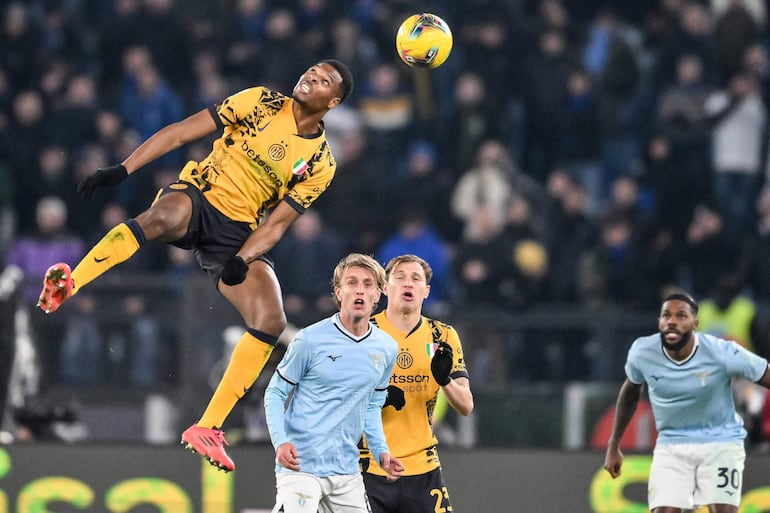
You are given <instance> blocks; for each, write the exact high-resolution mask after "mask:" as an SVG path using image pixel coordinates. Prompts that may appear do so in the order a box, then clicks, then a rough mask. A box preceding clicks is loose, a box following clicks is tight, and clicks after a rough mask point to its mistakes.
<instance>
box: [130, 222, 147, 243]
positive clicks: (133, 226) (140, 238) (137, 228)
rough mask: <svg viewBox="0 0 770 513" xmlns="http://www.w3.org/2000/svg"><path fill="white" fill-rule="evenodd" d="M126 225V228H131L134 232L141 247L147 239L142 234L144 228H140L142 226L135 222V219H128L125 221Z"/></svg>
mask: <svg viewBox="0 0 770 513" xmlns="http://www.w3.org/2000/svg"><path fill="white" fill-rule="evenodd" d="M126 226H128V229H129V230H131V233H133V234H134V237H135V238H136V242H137V243H139V246H140V247H141V246H142V244H144V243H145V241H146V240H147V238H146V237H145V236H144V230H142V227H141V226H139V223H137V222H136V219H129V220H128V221H126Z"/></svg>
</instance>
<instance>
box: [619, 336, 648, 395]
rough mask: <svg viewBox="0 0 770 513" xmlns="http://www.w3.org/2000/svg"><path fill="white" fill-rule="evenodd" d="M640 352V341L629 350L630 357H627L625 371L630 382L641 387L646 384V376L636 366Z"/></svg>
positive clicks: (635, 342)
mask: <svg viewBox="0 0 770 513" xmlns="http://www.w3.org/2000/svg"><path fill="white" fill-rule="evenodd" d="M638 352H639V347H638V340H637V341H634V343H633V344H631V348H630V349H629V350H628V356H627V357H626V365H625V367H624V368H625V371H626V376H627V377H628V380H629V381H631V383H634V384H635V385H641V384H642V383H644V382H645V379H644V374H642V371H641V370H640V369H639V367H638V366H637V365H636V356H637V354H638Z"/></svg>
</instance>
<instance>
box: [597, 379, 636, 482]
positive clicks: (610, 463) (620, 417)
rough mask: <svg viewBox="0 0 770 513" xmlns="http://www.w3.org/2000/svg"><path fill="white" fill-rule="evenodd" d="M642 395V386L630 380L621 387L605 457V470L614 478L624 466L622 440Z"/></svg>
mask: <svg viewBox="0 0 770 513" xmlns="http://www.w3.org/2000/svg"><path fill="white" fill-rule="evenodd" d="M641 395H642V385H637V384H635V383H632V382H631V381H629V380H628V379H626V381H625V382H624V383H623V386H622V387H620V392H619V393H618V400H617V403H616V405H615V420H614V421H613V423H612V433H611V434H610V439H609V442H608V444H607V454H606V455H605V457H604V468H605V470H607V472H609V473H610V475H611V476H612V477H613V478H616V477H618V476H619V475H620V468H621V467H622V465H623V453H622V452H620V439H621V438H623V433H625V431H626V428H627V427H628V423H629V422H631V419H632V418H633V416H634V412H636V406H637V405H638V404H639V398H640V397H641Z"/></svg>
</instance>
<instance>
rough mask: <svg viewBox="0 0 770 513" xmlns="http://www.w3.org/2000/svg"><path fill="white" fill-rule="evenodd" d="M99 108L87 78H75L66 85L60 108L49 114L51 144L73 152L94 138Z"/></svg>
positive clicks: (92, 83) (94, 89) (92, 80)
mask: <svg viewBox="0 0 770 513" xmlns="http://www.w3.org/2000/svg"><path fill="white" fill-rule="evenodd" d="M98 107H99V103H98V99H97V93H96V83H95V81H94V79H93V78H92V77H91V76H89V75H85V74H82V75H75V76H73V77H72V78H71V79H70V80H69V81H68V83H67V84H66V92H65V94H64V98H63V100H62V102H61V104H60V105H58V106H56V107H55V108H54V109H53V111H52V112H51V114H50V116H49V119H48V121H47V123H48V124H49V126H50V131H51V139H52V142H54V143H56V144H60V145H62V146H64V148H66V149H67V150H68V151H70V152H72V151H75V150H77V149H79V147H80V146H81V145H82V144H84V142H85V141H90V140H93V139H95V138H96V127H95V118H96V113H97V109H98Z"/></svg>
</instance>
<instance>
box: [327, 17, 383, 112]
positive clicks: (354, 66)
mask: <svg viewBox="0 0 770 513" xmlns="http://www.w3.org/2000/svg"><path fill="white" fill-rule="evenodd" d="M330 31H331V41H330V42H329V43H330V48H329V54H330V56H331V57H332V58H334V59H338V60H339V61H340V62H344V63H345V64H347V66H348V68H350V72H351V73H352V74H353V76H354V77H365V76H367V75H368V74H369V71H370V70H371V68H372V66H374V65H375V63H377V62H378V61H379V55H378V54H377V47H376V43H375V41H374V40H373V37H372V35H371V34H369V33H367V32H365V31H364V30H362V29H361V27H360V25H359V24H357V23H356V22H355V21H354V20H353V19H351V18H344V17H343V18H338V19H336V20H335V21H333V22H332V24H331V27H330ZM359 89H360V88H356V89H354V90H353V92H352V93H351V94H350V99H351V103H352V104H356V103H358V93H359Z"/></svg>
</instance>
